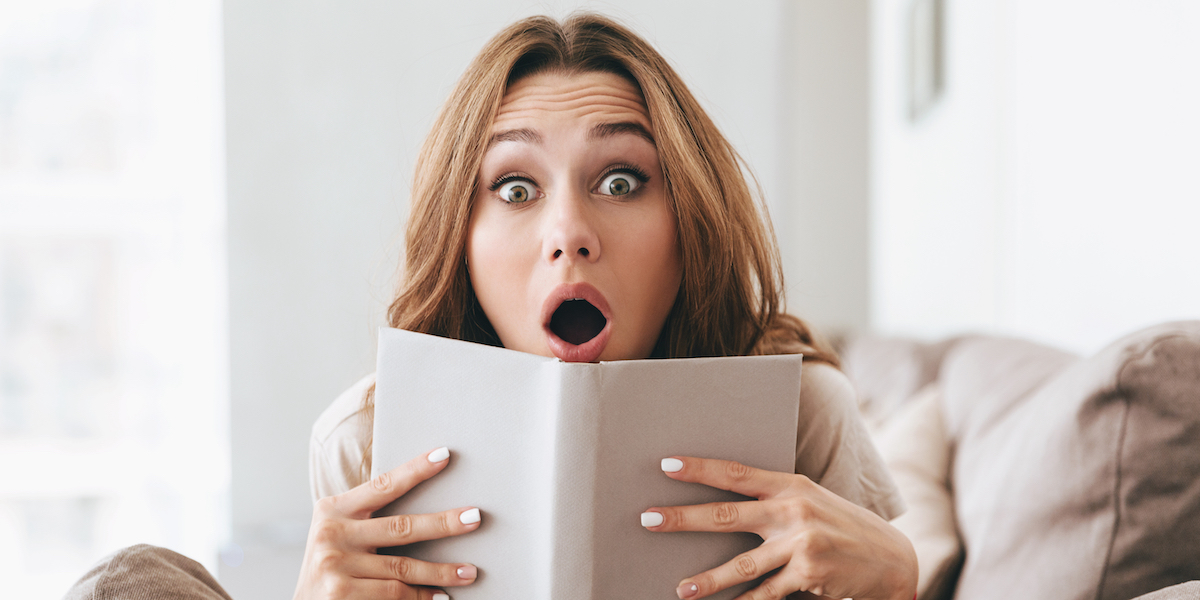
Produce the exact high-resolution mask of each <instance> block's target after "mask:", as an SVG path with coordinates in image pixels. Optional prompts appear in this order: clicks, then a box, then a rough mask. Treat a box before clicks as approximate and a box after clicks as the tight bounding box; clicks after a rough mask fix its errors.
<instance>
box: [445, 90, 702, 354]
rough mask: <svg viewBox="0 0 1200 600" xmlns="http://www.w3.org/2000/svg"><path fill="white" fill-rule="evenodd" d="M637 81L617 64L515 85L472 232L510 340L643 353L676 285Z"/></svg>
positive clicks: (570, 349) (666, 215)
mask: <svg viewBox="0 0 1200 600" xmlns="http://www.w3.org/2000/svg"><path fill="white" fill-rule="evenodd" d="M653 139H654V137H653V132H652V131H651V129H650V118H649V116H648V114H647V111H646V106H645V102H644V101H643V99H642V95H641V93H640V92H639V91H638V89H637V87H635V86H634V85H633V84H631V83H630V82H628V81H627V80H625V79H624V78H622V77H619V76H617V75H613V74H610V73H583V74H577V75H563V74H556V73H543V74H537V75H531V76H528V77H525V78H522V79H520V80H518V81H517V82H515V83H514V84H512V85H510V86H509V88H508V90H507V92H506V94H505V96H504V98H503V100H502V102H501V105H500V110H499V111H498V112H497V113H496V120H495V125H494V126H493V128H492V134H491V139H490V141H489V144H488V148H487V150H486V153H485V154H484V158H483V164H482V166H481V167H480V170H479V181H478V184H477V186H476V189H477V191H476V193H475V197H474V198H473V199H472V202H473V207H472V211H471V223H470V230H469V233H468V237H467V261H468V262H467V268H468V272H469V273H470V277H471V284H472V285H473V286H474V288H475V294H476V296H477V297H478V298H479V303H480V305H482V306H483V311H484V313H486V314H487V317H488V320H489V321H491V323H492V326H493V327H495V329H496V333H497V334H498V335H499V336H500V341H501V342H502V343H503V344H504V347H506V348H511V349H514V350H520V351H523V352H531V353H533V354H540V355H543V356H557V357H558V358H560V359H562V360H564V361H570V362H594V361H597V360H622V359H631V358H645V357H647V356H649V355H650V352H651V351H652V350H653V349H654V344H655V342H656V341H657V339H658V334H659V332H660V331H661V330H662V326H663V323H664V322H665V321H666V318H667V314H668V313H669V312H670V310H671V306H672V305H673V304H674V302H675V294H676V293H677V292H678V290H679V281H680V258H679V246H678V242H677V240H676V231H675V216H674V214H672V212H671V209H670V207H668V205H667V196H666V190H665V187H664V184H663V175H662V168H661V167H660V166H659V161H658V150H657V149H656V148H655V145H654V141H653Z"/></svg>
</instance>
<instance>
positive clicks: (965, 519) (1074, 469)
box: [941, 322, 1200, 600]
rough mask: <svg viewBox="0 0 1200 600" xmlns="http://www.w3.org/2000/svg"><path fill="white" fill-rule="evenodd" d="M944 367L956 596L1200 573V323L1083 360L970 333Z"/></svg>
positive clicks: (1145, 582) (1065, 594)
mask: <svg viewBox="0 0 1200 600" xmlns="http://www.w3.org/2000/svg"><path fill="white" fill-rule="evenodd" d="M941 381H942V386H943V396H942V402H943V409H944V415H945V418H946V426H947V432H948V434H949V436H950V438H951V440H952V443H953V445H954V456H953V466H952V472H951V477H952V479H951V481H952V486H953V488H954V496H955V510H956V515H957V520H958V526H959V532H960V534H961V536H962V539H963V543H964V546H965V548H966V561H965V563H964V565H963V569H962V573H961V575H960V578H959V581H958V587H957V591H956V596H957V597H959V598H965V599H971V600H978V599H985V600H986V599H987V598H1000V597H1008V596H1011V595H1013V594H1014V593H1016V594H1019V595H1022V596H1027V597H1028V596H1031V597H1034V598H1055V599H1071V598H1078V599H1084V598H1086V599H1088V600H1092V599H1098V600H1104V599H1113V600H1116V599H1128V598H1132V597H1135V596H1138V595H1140V594H1144V593H1147V592H1152V591H1154V590H1157V589H1160V588H1163V587H1165V586H1169V585H1173V584H1176V583H1179V582H1183V581H1188V580H1191V579H1200V322H1184V323H1173V324H1166V325H1161V326H1157V327H1152V328H1149V329H1146V330H1143V331H1140V332H1138V333H1135V334H1133V335H1131V336H1128V337H1126V338H1124V339H1122V340H1120V341H1118V342H1116V343H1115V344H1113V345H1111V346H1109V347H1108V348H1106V349H1104V350H1102V351H1101V352H1099V353H1098V354H1096V355H1094V356H1092V357H1089V358H1086V359H1076V358H1074V357H1072V356H1071V355H1069V354H1066V353H1063V352H1059V351H1056V350H1053V349H1049V348H1045V347H1042V346H1037V345H1035V344H1030V343H1028V342H1016V341H1013V340H995V339H990V340H975V341H971V342H968V343H964V344H961V345H959V346H957V347H956V348H955V349H954V350H953V351H952V353H951V355H950V356H948V357H947V359H946V362H945V364H944V365H943V368H942V378H941Z"/></svg>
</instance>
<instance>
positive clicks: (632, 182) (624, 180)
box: [599, 172, 642, 196]
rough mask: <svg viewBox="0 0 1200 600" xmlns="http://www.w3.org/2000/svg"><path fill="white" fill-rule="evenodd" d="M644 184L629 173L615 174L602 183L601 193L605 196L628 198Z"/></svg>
mask: <svg viewBox="0 0 1200 600" xmlns="http://www.w3.org/2000/svg"><path fill="white" fill-rule="evenodd" d="M641 185H642V182H640V181H638V180H637V178H636V177H634V176H633V175H630V174H629V173H621V172H618V173H613V174H611V175H609V176H608V177H605V178H604V181H601V182H600V190H599V191H600V193H601V194H604V195H605V196H628V195H629V194H632V193H633V192H634V190H636V189H638V188H639V187H641Z"/></svg>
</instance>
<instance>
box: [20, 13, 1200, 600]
mask: <svg viewBox="0 0 1200 600" xmlns="http://www.w3.org/2000/svg"><path fill="white" fill-rule="evenodd" d="M581 7H582V8H589V9H593V10H598V11H600V12H604V13H606V14H609V15H612V16H615V17H617V18H619V19H621V20H623V21H625V22H627V23H629V24H630V25H632V26H633V27H634V29H636V30H637V31H638V32H640V33H641V34H643V35H644V36H646V37H647V38H648V39H649V40H650V41H651V42H652V43H654V44H655V45H656V46H657V47H658V48H659V50H660V51H661V52H662V53H663V54H664V55H665V56H666V57H667V58H668V59H669V60H670V61H671V62H672V63H673V64H674V65H675V67H676V68H677V69H678V70H679V72H680V73H681V75H682V76H683V78H684V79H685V81H687V82H688V83H689V85H690V86H691V88H692V90H693V91H694V92H695V93H696V94H697V95H698V96H699V98H700V99H701V101H702V102H703V103H704V105H705V106H706V107H707V108H708V110H709V111H710V114H711V115H712V116H713V117H714V119H715V120H716V121H717V123H718V124H719V125H720V126H721V127H722V129H723V131H724V132H725V134H726V135H727V136H728V137H729V138H730V139H731V140H732V142H733V143H734V145H735V146H736V147H737V148H738V149H739V151H740V152H741V153H742V154H743V156H744V157H745V158H746V159H747V161H748V162H749V164H750V165H751V167H752V169H753V170H754V172H755V174H756V175H757V176H758V179H759V181H760V183H761V184H762V188H763V190H764V193H765V196H766V200H767V203H768V205H769V207H770V210H771V215H772V218H773V220H774V224H775V228H776V232H777V234H778V236H779V240H780V245H781V247H782V250H783V253H784V259H785V266H786V271H787V276H788V284H789V289H788V292H789V306H790V309H791V310H792V312H795V313H797V314H799V315H801V316H804V317H806V318H808V319H810V320H811V321H813V322H814V323H815V324H817V325H818V326H819V327H820V328H822V329H825V330H827V331H830V332H833V333H861V332H876V333H883V334H902V335H912V336H917V337H922V338H928V339H935V338H938V337H941V336H945V335H950V334H954V333H961V332H966V331H977V332H991V333H1000V334H1006V335H1015V336H1022V337H1028V338H1032V339H1035V340H1037V341H1041V342H1044V343H1050V344H1054V345H1058V346H1061V347H1064V348H1066V349H1069V350H1073V351H1077V352H1084V353H1087V352H1092V351H1095V350H1097V349H1098V348H1099V347H1101V346H1103V345H1104V344H1105V343H1106V342H1108V341H1110V340H1112V339H1113V338H1115V337H1117V336H1119V335H1121V334H1123V333H1125V332H1128V331H1131V330H1133V329H1136V328H1138V327H1141V326H1144V325H1148V324H1151V323H1155V322H1159V321H1164V320H1168V319H1179V318H1200V242H1198V240H1197V237H1198V232H1200V226H1198V224H1200V178H1197V172H1200V111H1197V110H1196V107H1197V106H1200V36H1196V35H1195V32H1196V31H1200V3H1196V2H1193V1H1191V0H1143V1H1139V2H1134V1H1133V0H759V1H744V2H739V3H737V6H736V8H734V6H733V5H732V4H731V3H728V2H721V1H717V0H709V1H699V0H690V1H682V0H679V1H667V0H662V1H647V0H639V1H632V0H631V1H619V2H618V1H611V2H569V1H559V2H536V3H535V2H521V1H511V2H489V1H484V0H473V1H463V2H444V3H432V2H429V3H411V2H396V1H394V0H393V1H384V0H355V1H348V2H329V1H327V0H290V1H287V2H284V1H283V0H231V1H229V2H225V3H223V4H222V3H221V2H218V1H217V0H186V1H185V0H39V1H38V2H26V1H22V0H0V580H2V581H4V582H5V589H6V590H7V592H10V593H11V595H12V596H13V597H20V598H57V597H60V596H61V595H62V593H63V592H64V591H65V590H66V589H67V587H68V586H69V585H70V584H71V583H72V582H73V581H74V580H75V579H77V578H78V577H79V576H80V575H82V574H83V573H84V572H85V571H86V570H87V568H88V566H89V565H91V564H92V563H93V562H95V561H96V560H98V559H99V558H101V557H102V556H103V555H105V554H107V553H109V552H111V551H113V550H115V549H117V548H120V547H122V546H124V545H128V544H133V543H138V542H147V543H154V544H158V545H163V546H167V547H170V548H172V549H175V550H178V551H180V552H182V553H184V554H187V555H188V556H191V557H193V558H195V559H196V560H199V561H200V562H202V563H204V564H205V566H207V567H208V568H209V569H210V570H212V571H214V572H215V573H217V574H218V576H219V579H220V580H221V581H222V583H224V584H225V585H226V586H227V588H228V589H229V591H230V592H231V593H232V594H233V595H234V597H241V598H255V597H264V598H265V597H284V596H286V595H287V594H290V593H291V591H292V588H293V587H294V585H295V578H296V575H297V573H298V571H299V561H300V558H301V556H302V554H303V545H304V539H305V536H306V534H307V528H308V520H309V518H310V513H311V503H310V498H309V491H308V482H307V468H308V467H307V445H308V433H309V428H310V427H311V425H312V423H313V421H314V419H315V418H316V416H317V415H318V414H319V413H320V411H321V410H322V409H324V407H325V406H327V405H328V404H329V402H330V401H332V399H333V398H334V397H335V396H336V395H337V394H338V393H339V392H340V391H342V390H343V389H345V388H346V387H348V386H349V385H350V384H351V383H353V382H354V381H356V380H357V379H358V378H360V377H361V376H363V375H364V374H366V373H368V372H370V371H371V370H372V369H373V366H372V365H373V362H374V336H375V334H374V332H375V329H376V328H377V327H379V326H380V325H381V324H382V323H383V318H382V314H383V310H384V307H385V306H386V304H387V301H388V298H389V294H390V292H391V289H392V287H393V285H394V283H395V278H396V268H397V265H398V259H399V251H400V242H401V238H400V236H401V232H402V230H403V229H402V228H403V220H404V217H405V215H406V213H407V205H408V198H407V193H408V183H409V181H410V180H411V177H412V164H413V162H414V160H415V158H416V152H417V149H418V147H419V145H420V143H421V140H422V139H423V137H424V136H425V134H426V133H427V132H428V128H429V127H430V125H431V123H432V120H433V116H434V113H435V112H436V110H437V108H438V106H439V105H440V103H441V102H442V100H443V99H444V97H445V95H446V94H447V93H448V92H449V90H450V87H451V86H452V85H453V83H454V81H455V80H456V79H457V77H458V76H459V74H460V73H461V72H462V70H463V69H464V68H465V67H466V65H467V63H468V62H469V61H470V59H471V57H472V56H473V55H474V54H475V53H476V52H477V51H478V50H479V48H480V47H481V46H482V45H483V43H484V42H485V41H486V40H487V39H488V38H489V37H490V36H491V35H493V34H494V33H496V32H497V31H498V30H499V29H500V28H501V27H503V26H504V25H506V24H508V23H510V22H512V21H513V20H516V19H518V18H521V17H524V16H527V15H530V14H538V13H545V14H550V15H553V16H558V17H561V16H564V15H566V14H568V13H569V12H570V11H571V10H573V9H576V8H581Z"/></svg>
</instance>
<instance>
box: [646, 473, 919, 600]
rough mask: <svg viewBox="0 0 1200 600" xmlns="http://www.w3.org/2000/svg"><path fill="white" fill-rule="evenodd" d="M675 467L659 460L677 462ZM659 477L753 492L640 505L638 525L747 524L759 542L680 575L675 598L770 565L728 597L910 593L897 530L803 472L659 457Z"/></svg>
mask: <svg viewBox="0 0 1200 600" xmlns="http://www.w3.org/2000/svg"><path fill="white" fill-rule="evenodd" d="M671 461H680V462H682V463H683V464H682V468H681V469H679V470H677V471H673V472H672V471H670V470H668V469H670V468H673V467H675V466H679V465H678V463H674V464H672V462H671ZM663 467H664V469H663V470H664V471H666V474H667V476H668V477H671V478H672V479H677V480H679V481H688V482H693V483H702V484H704V485H709V486H712V487H715V488H720V489H723V490H729V491H732V492H736V493H738V494H742V495H744V496H750V497H752V498H757V499H758V500H757V501H747V502H714V503H712V504H698V505H695V506H670V507H656V508H650V509H647V511H646V513H658V514H661V515H662V524H661V525H654V526H650V525H649V524H650V523H653V522H655V521H657V520H658V518H657V517H655V516H652V515H647V514H645V513H644V515H643V517H642V523H643V525H646V526H647V527H646V528H647V529H649V530H650V531H655V532H667V531H724V532H735V531H742V532H750V533H755V534H758V535H759V536H760V537H762V539H763V543H762V545H761V546H759V547H757V548H755V549H753V550H751V551H749V552H745V553H743V554H741V555H739V556H737V557H735V558H734V559H733V560H731V561H729V562H727V563H725V564H723V565H721V566H719V567H717V568H715V569H711V570H709V571H705V572H703V573H700V574H698V575H695V576H693V577H689V578H687V579H684V580H683V581H682V582H680V584H679V587H678V588H676V590H675V592H676V594H678V595H679V597H680V598H684V599H687V600H691V599H694V598H703V597H705V596H708V595H710V594H713V593H715V592H718V591H720V590H723V589H725V588H728V587H730V586H733V585H736V584H739V583H742V582H746V581H750V580H753V579H755V578H757V577H760V576H762V575H764V574H767V573H769V572H771V571H773V570H775V569H779V571H778V572H777V573H775V574H773V575H771V576H770V577H768V578H767V579H766V580H765V581H763V582H762V583H761V584H759V585H758V587H755V588H754V589H751V590H749V591H748V592H746V593H744V594H742V595H741V596H738V598H737V600H767V599H771V600H777V599H782V598H784V597H786V596H787V595H788V594H791V593H793V592H798V591H806V592H810V593H812V594H815V595H818V596H831V597H834V598H855V599H858V600H868V599H869V600H911V599H912V598H913V596H914V593H915V592H916V588H917V557H916V554H915V553H914V552H913V548H912V544H911V543H910V542H909V541H908V538H906V537H905V536H904V534H902V533H900V532H899V531H898V530H897V529H896V528H894V527H892V526H891V525H889V524H888V523H887V522H886V521H884V520H883V519H882V518H880V517H879V516H878V515H876V514H875V513H873V512H871V511H869V510H867V509H865V508H862V507H860V506H857V505H855V504H853V503H851V502H849V501H848V500H845V499H843V498H841V497H840V496H837V495H836V494H834V493H833V492H830V491H829V490H826V489H825V488H823V487H821V486H819V485H817V484H816V483H813V481H812V480H810V479H809V478H807V477H805V476H803V475H796V474H792V473H777V472H774V471H764V470H761V469H755V468H752V467H747V466H745V465H742V464H740V463H736V462H730V461H725V460H712V459H705V458H689V457H683V456H680V457H675V458H674V459H666V460H664V461H663Z"/></svg>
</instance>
